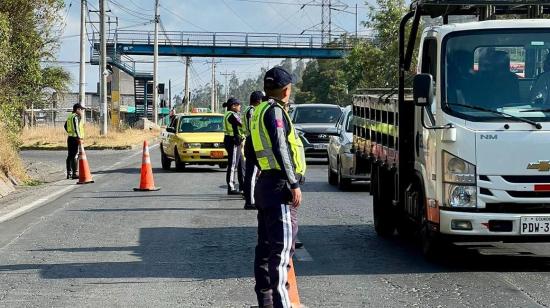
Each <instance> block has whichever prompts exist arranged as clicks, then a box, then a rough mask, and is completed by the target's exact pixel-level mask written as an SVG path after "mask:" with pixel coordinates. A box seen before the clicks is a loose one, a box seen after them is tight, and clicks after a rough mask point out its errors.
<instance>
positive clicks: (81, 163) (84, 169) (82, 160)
mask: <svg viewBox="0 0 550 308" xmlns="http://www.w3.org/2000/svg"><path fill="white" fill-rule="evenodd" d="M93 182H94V180H93V179H92V173H91V172H90V166H88V159H87V158H86V152H85V151H84V146H83V145H82V143H80V144H79V145H78V182H77V183H76V184H89V183H93Z"/></svg>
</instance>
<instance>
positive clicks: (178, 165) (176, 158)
mask: <svg viewBox="0 0 550 308" xmlns="http://www.w3.org/2000/svg"><path fill="white" fill-rule="evenodd" d="M174 161H175V163H176V170H178V171H182V170H185V163H184V162H182V161H181V158H180V154H179V153H178V148H174Z"/></svg>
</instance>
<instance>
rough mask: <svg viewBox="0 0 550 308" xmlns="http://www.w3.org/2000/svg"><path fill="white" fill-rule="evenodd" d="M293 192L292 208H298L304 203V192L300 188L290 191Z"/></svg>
mask: <svg viewBox="0 0 550 308" xmlns="http://www.w3.org/2000/svg"><path fill="white" fill-rule="evenodd" d="M290 191H291V192H292V207H295V208H298V207H300V204H301V203H302V190H301V189H300V187H298V188H294V189H291V190H290Z"/></svg>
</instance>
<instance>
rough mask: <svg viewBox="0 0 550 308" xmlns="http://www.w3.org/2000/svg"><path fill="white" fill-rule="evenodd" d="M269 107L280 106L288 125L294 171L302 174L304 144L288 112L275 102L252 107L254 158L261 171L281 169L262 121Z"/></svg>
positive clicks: (304, 163) (304, 168) (304, 159)
mask: <svg viewBox="0 0 550 308" xmlns="http://www.w3.org/2000/svg"><path fill="white" fill-rule="evenodd" d="M269 108H281V110H282V111H283V115H284V117H285V119H286V121H287V123H288V125H289V126H290V132H289V133H288V135H287V138H288V144H289V150H290V155H291V156H292V162H293V164H294V172H295V173H297V174H300V175H302V176H304V175H305V173H306V158H305V153H304V145H303V144H302V141H301V140H300V138H299V137H298V135H297V133H296V130H295V129H294V125H292V121H291V120H290V116H289V115H288V113H287V112H286V111H285V110H284V109H283V108H282V107H281V106H279V104H277V103H270V102H262V103H261V104H260V105H258V106H257V107H256V108H255V109H254V113H253V114H252V118H251V119H250V134H251V136H252V144H253V146H254V152H256V159H257V160H258V164H259V165H260V169H261V170H262V171H267V170H281V166H279V163H278V162H277V159H276V158H275V154H274V153H273V147H272V143H271V139H270V137H269V133H268V131H267V128H266V127H265V123H264V116H265V114H266V112H267V111H268V110H269Z"/></svg>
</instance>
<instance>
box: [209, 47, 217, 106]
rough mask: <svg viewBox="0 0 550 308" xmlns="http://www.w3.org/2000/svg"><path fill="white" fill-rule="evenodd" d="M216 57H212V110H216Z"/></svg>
mask: <svg viewBox="0 0 550 308" xmlns="http://www.w3.org/2000/svg"><path fill="white" fill-rule="evenodd" d="M215 60H216V59H215V58H212V89H211V93H210V96H211V98H210V110H211V112H216V61H215Z"/></svg>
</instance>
